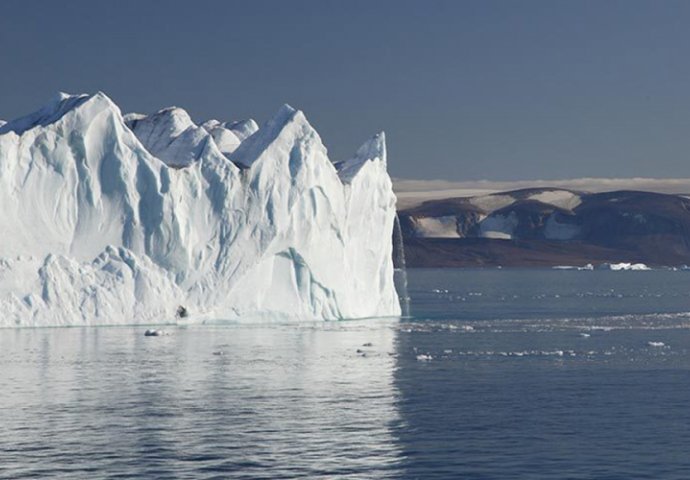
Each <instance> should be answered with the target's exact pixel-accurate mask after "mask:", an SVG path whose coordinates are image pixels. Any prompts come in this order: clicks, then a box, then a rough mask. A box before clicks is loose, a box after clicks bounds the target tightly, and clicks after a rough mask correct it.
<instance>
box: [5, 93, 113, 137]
mask: <svg viewBox="0 0 690 480" xmlns="http://www.w3.org/2000/svg"><path fill="white" fill-rule="evenodd" d="M99 94H100V92H99ZM94 97H95V95H94ZM90 98H92V96H90V95H86V94H79V95H69V94H67V93H64V92H58V93H57V94H55V95H53V96H52V97H51V99H50V100H49V101H48V102H47V103H46V104H45V105H44V106H43V107H41V108H40V109H38V110H36V111H35V112H32V113H30V114H28V115H26V116H23V117H20V118H17V119H16V120H12V121H10V122H7V123H6V124H5V125H3V126H1V127H0V134H3V133H7V132H14V133H16V134H17V135H21V134H23V133H24V132H26V131H27V130H31V129H32V128H35V127H45V126H47V125H50V124H52V123H55V122H57V121H58V120H60V119H61V118H62V117H63V116H65V115H66V114H67V113H69V112H70V111H72V110H74V109H76V108H77V107H79V106H80V105H82V104H83V103H85V102H86V101H87V100H89V99H90Z"/></svg>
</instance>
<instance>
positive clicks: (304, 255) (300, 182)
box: [0, 93, 400, 326]
mask: <svg viewBox="0 0 690 480" xmlns="http://www.w3.org/2000/svg"><path fill="white" fill-rule="evenodd" d="M217 141H218V142H220V143H221V146H222V149H221V148H219V146H218V144H217ZM0 206H1V207H2V208H1V209H0V229H1V230H0V235H1V236H2V238H3V241H2V242H0V308H1V309H2V311H3V313H4V314H3V315H2V316H0V325H4V326H12V325H68V324H69V325H73V324H80V325H81V324H126V323H170V322H174V321H175V317H174V314H175V311H176V309H177V306H178V305H180V304H182V305H184V306H185V307H187V309H188V310H189V311H190V312H191V314H192V319H193V320H196V321H202V320H204V319H226V320H239V321H244V320H256V319H261V320H264V319H283V320H284V319H294V320H310V319H324V320H336V319H344V318H361V317H375V316H393V315H399V314H400V307H399V303H398V297H397V294H396V292H395V288H394V284H393V264H392V260H391V248H392V245H391V232H392V228H393V220H394V216H395V196H394V194H393V191H392V185H391V181H390V178H389V176H388V174H387V172H386V152H385V140H384V138H383V135H382V134H379V135H377V136H375V137H374V138H372V139H371V140H369V141H368V142H366V143H365V145H364V146H363V147H362V148H360V150H359V151H358V152H357V154H356V155H355V157H353V159H351V160H347V161H345V162H342V163H341V164H338V166H337V167H336V165H334V164H333V163H332V162H331V161H330V160H329V158H328V156H327V152H326V149H325V147H324V146H323V144H322V142H321V139H320V137H319V135H318V134H317V132H316V131H315V130H314V129H313V128H312V126H311V125H310V124H309V122H308V121H307V119H306V118H305V116H304V114H303V113H302V112H300V111H298V110H294V109H292V108H291V107H289V106H284V107H282V108H281V109H280V110H279V112H278V113H277V114H276V115H275V116H274V117H273V118H272V119H271V120H270V121H268V122H267V123H266V124H265V125H263V126H261V127H260V128H257V126H256V124H255V123H254V122H253V121H243V122H234V123H230V122H227V123H220V122H213V121H211V122H206V123H205V124H204V125H203V126H201V127H200V126H197V125H195V124H194V123H193V122H192V120H191V119H190V118H189V115H187V114H186V112H184V110H181V109H178V108H170V109H165V110H162V111H161V112H158V113H156V114H153V115H148V116H147V115H128V116H126V121H125V119H124V118H123V116H122V115H121V113H120V110H119V108H118V107H117V106H116V105H115V104H114V103H113V102H112V101H111V100H110V99H109V98H108V97H107V96H106V95H104V94H103V93H98V94H95V95H76V96H74V95H65V94H60V95H58V96H57V97H55V98H54V99H53V100H52V101H51V102H50V103H49V104H48V105H46V106H45V107H43V108H42V109H41V110H39V111H38V112H35V113H33V114H31V115H28V116H27V117H24V118H20V119H17V120H14V121H10V122H8V123H6V124H4V125H2V126H0Z"/></svg>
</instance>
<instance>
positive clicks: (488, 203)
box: [470, 194, 517, 213]
mask: <svg viewBox="0 0 690 480" xmlns="http://www.w3.org/2000/svg"><path fill="white" fill-rule="evenodd" d="M516 200H517V199H516V198H515V197H513V196H512V195H500V194H499V195H482V196H479V197H472V198H470V203H471V204H472V205H474V206H475V207H477V208H479V209H481V210H483V211H484V212H487V213H490V212H493V211H495V210H500V209H501V208H504V207H507V206H509V205H512V204H513V203H515V202H516Z"/></svg>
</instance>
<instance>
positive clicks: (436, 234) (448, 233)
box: [414, 215, 460, 238]
mask: <svg viewBox="0 0 690 480" xmlns="http://www.w3.org/2000/svg"><path fill="white" fill-rule="evenodd" d="M414 228H415V235H416V236H418V237H424V238H460V234H459V233H458V222H457V219H456V218H455V217H454V216H452V215H448V216H445V217H419V218H416V219H414Z"/></svg>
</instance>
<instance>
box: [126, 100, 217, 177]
mask: <svg viewBox="0 0 690 480" xmlns="http://www.w3.org/2000/svg"><path fill="white" fill-rule="evenodd" d="M125 123H126V124H127V126H128V127H129V129H130V130H132V132H134V134H135V135H136V137H137V138H138V139H139V141H140V142H141V144H142V145H143V146H144V147H145V148H146V150H148V151H149V153H151V155H153V156H154V157H157V158H159V159H160V160H162V161H163V163H165V164H166V165H168V166H170V167H174V168H181V167H186V166H189V165H191V164H192V163H194V162H196V161H197V160H199V158H200V156H201V154H202V153H203V151H204V149H205V146H206V143H207V142H208V138H209V134H208V132H206V130H204V129H203V128H201V127H198V126H197V125H196V124H195V123H194V122H193V121H192V118H191V117H190V116H189V114H188V113H187V111H186V110H184V109H182V108H179V107H174V106H173V107H167V108H164V109H162V110H159V111H158V112H156V113H154V114H151V115H128V116H127V118H126V119H125Z"/></svg>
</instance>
